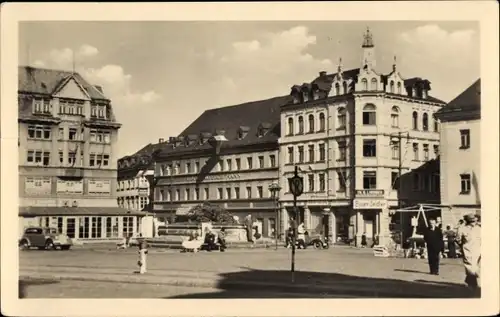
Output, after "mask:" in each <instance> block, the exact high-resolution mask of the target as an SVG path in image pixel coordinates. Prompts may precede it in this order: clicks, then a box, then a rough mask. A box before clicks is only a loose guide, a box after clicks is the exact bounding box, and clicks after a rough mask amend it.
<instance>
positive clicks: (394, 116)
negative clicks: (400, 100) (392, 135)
mask: <svg viewBox="0 0 500 317" xmlns="http://www.w3.org/2000/svg"><path fill="white" fill-rule="evenodd" d="M391 126H392V127H393V128H399V108H398V107H396V106H394V107H392V110H391Z"/></svg>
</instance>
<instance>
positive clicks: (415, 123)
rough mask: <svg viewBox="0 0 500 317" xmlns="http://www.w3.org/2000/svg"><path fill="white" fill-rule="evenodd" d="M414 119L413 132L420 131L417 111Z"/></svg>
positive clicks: (414, 112)
mask: <svg viewBox="0 0 500 317" xmlns="http://www.w3.org/2000/svg"><path fill="white" fill-rule="evenodd" d="M412 119H413V124H412V128H413V130H418V113H417V112H416V111H413V113H412Z"/></svg>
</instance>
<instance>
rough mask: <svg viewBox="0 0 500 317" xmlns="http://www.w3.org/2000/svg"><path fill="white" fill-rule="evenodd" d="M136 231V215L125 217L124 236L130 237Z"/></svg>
mask: <svg viewBox="0 0 500 317" xmlns="http://www.w3.org/2000/svg"><path fill="white" fill-rule="evenodd" d="M133 233H134V217H123V236H124V237H130V236H132V234H133Z"/></svg>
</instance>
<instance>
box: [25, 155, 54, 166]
mask: <svg viewBox="0 0 500 317" xmlns="http://www.w3.org/2000/svg"><path fill="white" fill-rule="evenodd" d="M26 163H29V164H36V165H40V164H41V165H43V166H49V165H50V152H42V151H28V152H27V156H26Z"/></svg>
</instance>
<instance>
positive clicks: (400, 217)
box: [391, 131, 410, 247]
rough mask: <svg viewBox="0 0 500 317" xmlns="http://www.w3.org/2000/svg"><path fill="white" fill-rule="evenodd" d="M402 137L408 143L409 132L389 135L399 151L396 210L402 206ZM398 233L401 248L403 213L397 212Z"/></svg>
mask: <svg viewBox="0 0 500 317" xmlns="http://www.w3.org/2000/svg"><path fill="white" fill-rule="evenodd" d="M403 135H405V137H406V141H407V142H408V139H409V137H410V134H409V132H407V131H405V132H403V131H400V132H398V133H397V134H391V137H393V136H394V137H396V138H397V141H396V142H397V143H398V150H399V153H398V188H397V194H398V209H401V208H402V207H403V206H402V205H403V201H402V199H401V174H402V172H403V157H402V154H403V150H402V149H403V148H402V144H401V140H402V139H403ZM399 227H400V228H399V231H400V239H401V241H400V243H401V247H403V241H404V240H403V239H404V234H403V212H401V211H400V212H399Z"/></svg>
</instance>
